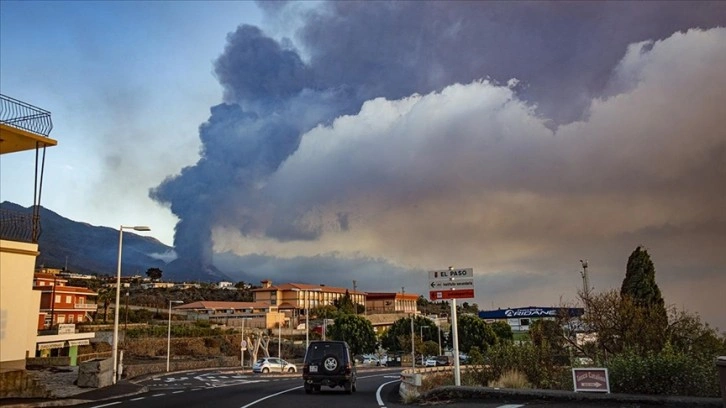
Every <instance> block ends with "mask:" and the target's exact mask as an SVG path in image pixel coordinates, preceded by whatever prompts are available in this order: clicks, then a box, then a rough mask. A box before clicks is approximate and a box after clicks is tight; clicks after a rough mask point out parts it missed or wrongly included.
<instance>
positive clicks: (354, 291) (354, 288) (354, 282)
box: [351, 279, 358, 314]
mask: <svg viewBox="0 0 726 408" xmlns="http://www.w3.org/2000/svg"><path fill="white" fill-rule="evenodd" d="M356 283H357V282H356V281H355V279H353V297H352V299H355V298H356V295H355V294H356V289H357V288H358V287H357V286H356ZM352 299H351V301H352V302H353V308H354V309H355V314H358V303H356V301H355V300H352Z"/></svg>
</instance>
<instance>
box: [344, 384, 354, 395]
mask: <svg viewBox="0 0 726 408" xmlns="http://www.w3.org/2000/svg"><path fill="white" fill-rule="evenodd" d="M343 388H344V389H345V393H346V394H352V393H353V385H352V384H351V383H350V382H347V383H345V384H344V385H343Z"/></svg>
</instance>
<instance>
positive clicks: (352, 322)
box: [328, 314, 378, 355]
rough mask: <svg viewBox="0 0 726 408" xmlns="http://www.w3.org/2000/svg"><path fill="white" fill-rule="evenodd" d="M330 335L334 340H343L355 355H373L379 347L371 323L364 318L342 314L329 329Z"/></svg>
mask: <svg viewBox="0 0 726 408" xmlns="http://www.w3.org/2000/svg"><path fill="white" fill-rule="evenodd" d="M328 334H329V335H330V338H332V339H334V340H343V341H345V342H347V343H348V345H349V346H350V351H351V353H353V354H354V355H357V354H363V353H372V352H374V351H375V350H376V346H377V345H378V343H377V341H376V333H375V331H373V325H372V324H371V322H370V321H369V320H368V319H366V318H365V317H363V316H358V315H355V314H341V315H340V316H338V317H337V318H336V319H335V324H334V325H333V326H330V327H328Z"/></svg>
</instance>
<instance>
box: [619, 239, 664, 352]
mask: <svg viewBox="0 0 726 408" xmlns="http://www.w3.org/2000/svg"><path fill="white" fill-rule="evenodd" d="M620 297H621V300H622V301H623V302H628V303H632V305H630V304H629V305H627V309H626V310H627V311H628V312H632V313H631V314H634V315H644V317H645V318H647V319H648V320H650V321H649V322H648V325H649V328H650V332H651V333H650V334H652V337H650V338H647V339H645V340H646V342H645V343H644V344H643V343H641V346H645V347H641V348H642V350H641V351H644V352H645V351H649V350H653V351H659V350H660V349H661V348H662V347H663V344H665V342H664V340H665V330H666V328H667V326H668V313H667V311H666V308H665V302H664V301H663V296H662V295H661V292H660V288H658V284H656V282H655V266H654V265H653V261H652V260H651V259H650V255H649V254H648V251H647V250H646V249H644V248H642V247H640V246H638V247H637V248H635V250H634V251H633V252H632V253H631V254H630V257H629V258H628V263H627V266H626V269H625V279H623V284H622V286H621V288H620ZM633 308H635V309H637V310H631V309H633ZM622 316H623V317H627V315H626V314H622ZM635 317H638V316H635ZM637 320H639V319H630V320H624V321H622V323H623V324H624V325H625V326H627V327H625V331H626V332H628V333H629V334H634V333H633V332H638V331H639V330H640V327H639V325H640V324H641V322H639V321H637Z"/></svg>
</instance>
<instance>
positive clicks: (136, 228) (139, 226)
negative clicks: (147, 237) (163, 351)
mask: <svg viewBox="0 0 726 408" xmlns="http://www.w3.org/2000/svg"><path fill="white" fill-rule="evenodd" d="M134 231H151V228H149V227H147V226H146V225H137V226H135V227H134Z"/></svg>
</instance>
